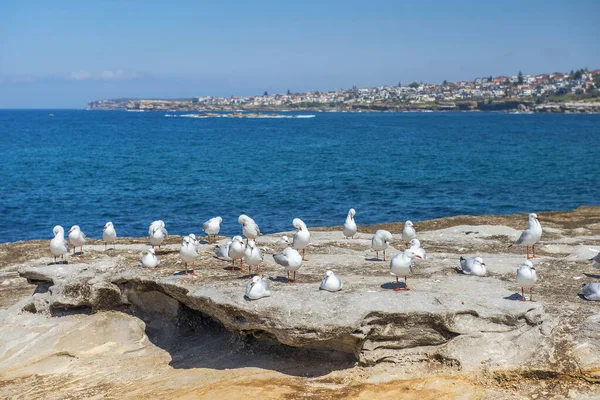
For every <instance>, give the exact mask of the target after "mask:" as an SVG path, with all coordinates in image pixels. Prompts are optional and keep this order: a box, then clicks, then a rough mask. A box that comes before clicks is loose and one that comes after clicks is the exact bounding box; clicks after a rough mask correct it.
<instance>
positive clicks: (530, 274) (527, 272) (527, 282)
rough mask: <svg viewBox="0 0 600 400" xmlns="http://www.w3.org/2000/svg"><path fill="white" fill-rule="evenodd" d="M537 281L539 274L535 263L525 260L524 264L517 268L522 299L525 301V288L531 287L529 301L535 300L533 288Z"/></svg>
mask: <svg viewBox="0 0 600 400" xmlns="http://www.w3.org/2000/svg"><path fill="white" fill-rule="evenodd" d="M535 282H537V274H536V272H535V267H534V266H533V263H532V262H531V261H529V260H525V261H523V265H521V266H520V267H519V269H517V283H518V284H519V286H521V301H525V289H527V288H529V301H533V297H532V288H533V285H535Z"/></svg>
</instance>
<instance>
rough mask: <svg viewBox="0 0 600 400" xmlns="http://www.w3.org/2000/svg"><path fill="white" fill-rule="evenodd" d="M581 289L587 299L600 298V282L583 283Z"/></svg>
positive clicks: (596, 299)
mask: <svg viewBox="0 0 600 400" xmlns="http://www.w3.org/2000/svg"><path fill="white" fill-rule="evenodd" d="M581 290H582V291H583V297H585V298H586V299H588V300H594V301H598V300H600V282H594V283H588V284H587V285H586V284H585V283H584V284H583V285H581Z"/></svg>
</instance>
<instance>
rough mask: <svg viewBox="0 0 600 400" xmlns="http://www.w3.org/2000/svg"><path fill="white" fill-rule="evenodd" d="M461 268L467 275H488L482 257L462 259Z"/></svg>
mask: <svg viewBox="0 0 600 400" xmlns="http://www.w3.org/2000/svg"><path fill="white" fill-rule="evenodd" d="M460 267H461V269H462V273H463V274H465V275H476V276H484V275H485V274H486V273H487V270H486V269H485V263H484V262H483V258H481V257H469V258H464V257H461V258H460Z"/></svg>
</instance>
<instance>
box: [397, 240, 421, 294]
mask: <svg viewBox="0 0 600 400" xmlns="http://www.w3.org/2000/svg"><path fill="white" fill-rule="evenodd" d="M413 258H421V256H418V255H416V254H415V253H414V252H413V251H412V250H410V249H406V250H404V251H403V252H402V253H398V254H396V255H395V256H394V257H393V258H392V261H391V262H390V275H395V276H396V287H395V288H394V290H410V289H409V288H408V284H407V282H406V277H407V276H408V275H409V274H412V272H413ZM398 276H404V287H400V282H398Z"/></svg>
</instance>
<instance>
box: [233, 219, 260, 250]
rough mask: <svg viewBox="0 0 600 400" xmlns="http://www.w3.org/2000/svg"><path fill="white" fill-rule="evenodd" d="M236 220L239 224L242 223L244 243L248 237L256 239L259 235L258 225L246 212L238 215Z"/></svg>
mask: <svg viewBox="0 0 600 400" xmlns="http://www.w3.org/2000/svg"><path fill="white" fill-rule="evenodd" d="M238 222H239V223H240V225H242V233H243V234H244V236H245V237H246V244H248V241H249V240H250V239H254V240H256V238H257V237H258V236H259V235H260V228H259V227H258V224H257V223H256V222H254V220H253V219H252V218H250V217H249V216H247V215H246V214H242V215H240V216H239V217H238Z"/></svg>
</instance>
